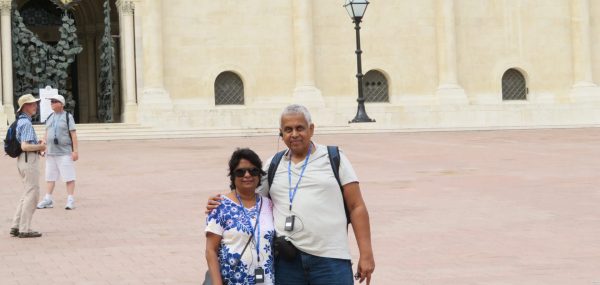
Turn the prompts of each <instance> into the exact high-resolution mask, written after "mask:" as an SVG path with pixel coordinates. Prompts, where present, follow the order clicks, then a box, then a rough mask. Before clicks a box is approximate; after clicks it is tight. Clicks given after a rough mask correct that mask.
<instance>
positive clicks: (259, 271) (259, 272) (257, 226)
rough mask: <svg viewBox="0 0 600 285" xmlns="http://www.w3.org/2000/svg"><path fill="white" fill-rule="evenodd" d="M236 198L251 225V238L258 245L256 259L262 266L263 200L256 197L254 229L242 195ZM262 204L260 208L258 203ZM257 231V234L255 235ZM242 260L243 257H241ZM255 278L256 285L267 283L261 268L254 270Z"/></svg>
mask: <svg viewBox="0 0 600 285" xmlns="http://www.w3.org/2000/svg"><path fill="white" fill-rule="evenodd" d="M235 196H236V197H237V199H238V201H239V202H240V205H241V206H242V211H243V212H244V216H246V219H247V220H248V223H249V224H250V231H251V235H252V237H251V238H254V241H255V242H254V244H255V245H256V257H257V259H258V264H260V212H261V210H262V198H261V197H259V196H257V197H256V206H255V209H256V211H257V212H256V223H255V224H254V227H252V219H251V218H250V214H249V213H248V212H247V211H246V207H244V203H242V199H241V198H240V195H238V194H237V193H236V194H235ZM259 202H260V207H258V203H259ZM255 231H256V234H254V233H255ZM240 258H241V257H240ZM259 275H260V280H261V281H259ZM254 276H255V278H256V283H263V282H265V281H264V280H265V277H264V276H265V271H264V270H263V269H262V268H261V267H260V266H259V267H258V268H256V269H255V270H254Z"/></svg>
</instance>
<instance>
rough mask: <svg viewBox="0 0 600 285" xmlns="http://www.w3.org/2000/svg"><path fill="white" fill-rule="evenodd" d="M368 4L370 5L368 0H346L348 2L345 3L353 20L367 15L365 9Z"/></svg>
mask: <svg viewBox="0 0 600 285" xmlns="http://www.w3.org/2000/svg"><path fill="white" fill-rule="evenodd" d="M367 5H369V1H367V0H346V4H344V8H346V11H348V15H349V16H350V18H352V19H353V20H356V19H362V17H363V16H364V15H365V11H367Z"/></svg>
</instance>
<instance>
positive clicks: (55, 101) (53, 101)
mask: <svg viewBox="0 0 600 285" xmlns="http://www.w3.org/2000/svg"><path fill="white" fill-rule="evenodd" d="M50 103H52V104H54V103H60V101H58V100H50Z"/></svg>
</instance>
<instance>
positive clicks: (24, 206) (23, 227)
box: [5, 94, 46, 238]
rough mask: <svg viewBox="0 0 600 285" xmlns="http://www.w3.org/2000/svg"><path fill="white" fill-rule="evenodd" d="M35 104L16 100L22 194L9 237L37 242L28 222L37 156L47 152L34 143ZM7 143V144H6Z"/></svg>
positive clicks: (29, 99) (37, 174) (37, 192)
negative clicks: (17, 105) (32, 119)
mask: <svg viewBox="0 0 600 285" xmlns="http://www.w3.org/2000/svg"><path fill="white" fill-rule="evenodd" d="M38 101H40V99H37V98H35V97H33V95H31V94H25V95H23V96H21V97H19V100H18V104H19V109H17V121H16V124H15V126H16V128H15V130H16V132H15V136H16V137H15V138H16V140H17V141H18V142H19V143H20V151H21V153H20V154H19V155H18V157H17V168H18V170H19V175H20V176H21V180H22V181H23V186H24V192H23V196H22V197H21V200H20V201H19V204H18V205H17V211H16V213H15V216H14V218H13V222H12V226H11V228H10V235H11V236H14V237H19V238H36V237H41V236H42V234H41V233H39V232H36V231H32V230H31V219H32V217H33V213H34V212H35V208H36V207H35V204H36V203H37V201H38V199H39V195H40V181H39V178H40V169H39V161H40V158H39V153H40V152H43V151H44V150H46V142H45V141H43V140H39V141H38V139H37V136H36V134H35V130H34V129H33V125H32V124H31V117H32V116H33V115H34V114H35V113H37V109H38V105H37V104H38V103H37V102H38ZM5 143H6V142H5Z"/></svg>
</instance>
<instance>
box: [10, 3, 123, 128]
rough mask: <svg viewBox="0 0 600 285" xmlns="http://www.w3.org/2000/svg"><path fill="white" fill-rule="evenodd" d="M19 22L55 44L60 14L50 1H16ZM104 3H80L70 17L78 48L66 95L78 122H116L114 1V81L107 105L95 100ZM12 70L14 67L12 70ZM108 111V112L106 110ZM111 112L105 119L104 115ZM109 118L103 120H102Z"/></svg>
mask: <svg viewBox="0 0 600 285" xmlns="http://www.w3.org/2000/svg"><path fill="white" fill-rule="evenodd" d="M15 2H16V8H17V9H18V11H19V13H20V14H21V17H22V18H23V23H24V24H25V25H26V27H27V29H29V30H30V31H31V32H33V33H34V34H36V35H37V37H38V38H39V39H40V40H41V41H43V42H45V43H47V44H49V45H53V44H56V42H58V40H59V38H60V34H59V31H58V28H59V27H60V25H61V17H62V13H63V11H62V10H61V9H59V8H58V7H57V6H56V5H55V4H54V3H52V1H50V0H16V1H15ZM104 2H105V1H104V0H94V1H81V2H80V3H78V4H77V5H76V6H75V8H74V9H72V10H70V12H69V13H70V16H71V18H73V19H74V20H75V27H76V28H77V37H78V40H79V44H80V45H81V47H82V50H81V52H80V53H79V54H78V55H77V56H76V58H75V61H74V62H73V63H72V64H71V65H70V66H69V68H68V77H67V80H66V81H67V84H66V92H67V93H70V95H72V99H73V101H74V107H73V110H72V111H73V114H74V117H75V120H76V122H78V123H97V122H120V121H121V105H122V104H121V95H120V92H119V90H120V84H121V83H120V80H119V78H120V64H119V62H120V60H119V54H120V53H119V44H120V42H119V22H118V21H119V16H118V13H117V8H116V0H110V2H109V3H110V30H111V36H112V39H113V40H114V54H115V63H116V65H115V68H113V72H112V78H113V81H114V85H113V89H112V94H111V98H110V101H111V103H112V104H109V105H110V107H106V105H107V104H106V102H102V101H99V97H100V95H99V94H100V88H99V84H100V78H102V76H103V75H102V74H105V73H103V72H102V60H103V59H101V56H102V50H101V48H100V46H101V43H102V38H103V34H104V32H105V15H104V12H105V9H104V8H103V3H104ZM13 68H14V67H13ZM107 108H108V109H107ZM107 110H108V111H110V112H111V114H109V115H108V116H106V114H104V115H102V114H103V113H106V112H107ZM108 117H109V118H110V120H107V119H106V118H108Z"/></svg>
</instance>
